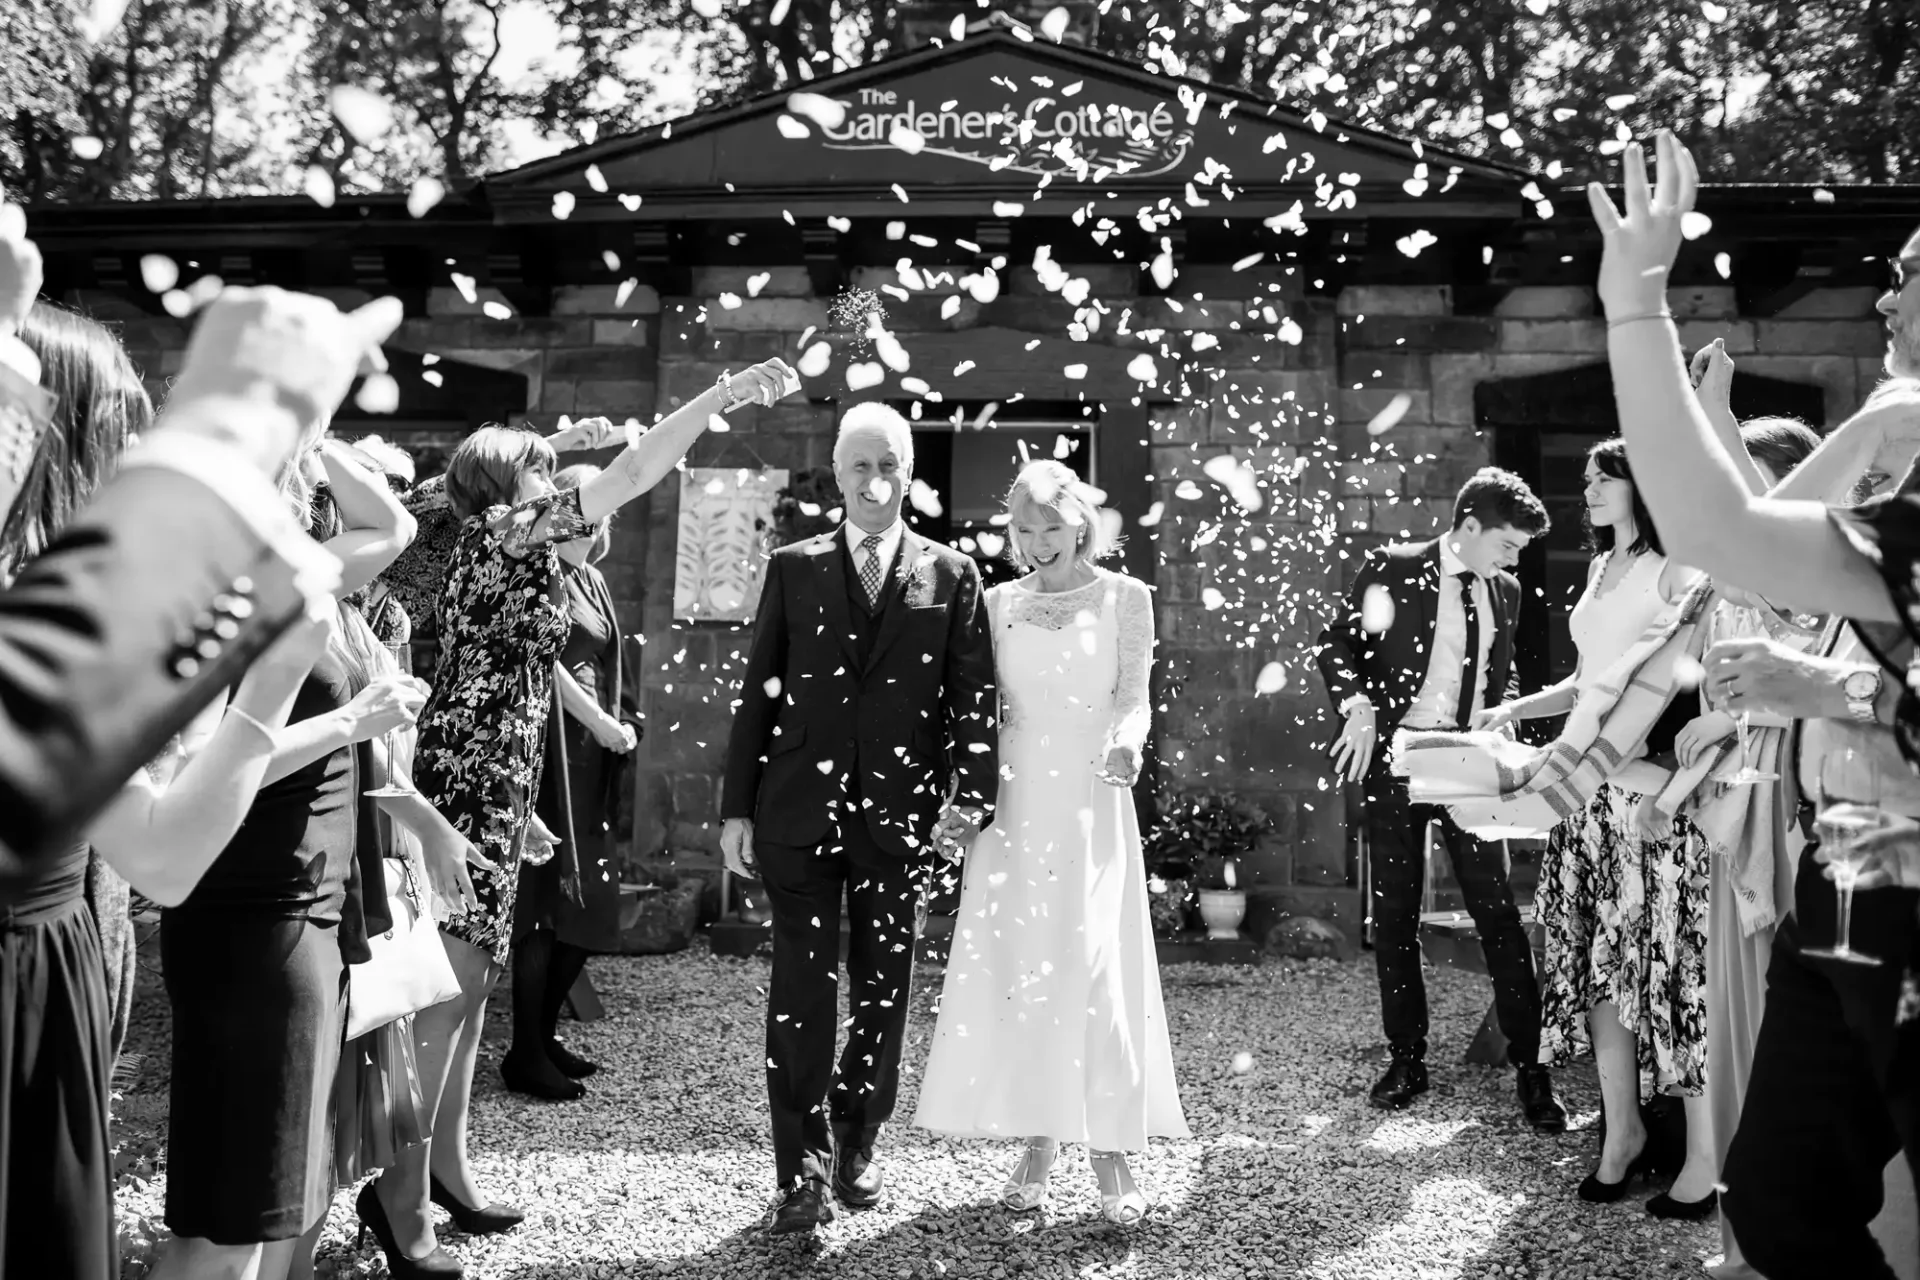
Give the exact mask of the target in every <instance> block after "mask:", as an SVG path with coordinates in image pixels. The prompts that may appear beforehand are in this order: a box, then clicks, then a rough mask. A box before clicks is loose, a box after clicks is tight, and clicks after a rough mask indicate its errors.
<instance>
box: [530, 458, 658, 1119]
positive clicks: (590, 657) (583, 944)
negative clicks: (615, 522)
mask: <svg viewBox="0 0 1920 1280" xmlns="http://www.w3.org/2000/svg"><path fill="white" fill-rule="evenodd" d="M598 474H600V468H598V467H593V466H585V465H582V466H575V467H568V468H567V469H566V470H564V471H562V472H560V473H559V474H558V475H556V476H555V477H554V478H553V483H554V487H555V488H558V489H577V488H579V487H580V486H581V485H582V484H584V483H585V482H586V481H588V480H590V479H592V478H593V477H594V476H596V475H598ZM609 525H610V522H609V521H606V520H602V521H601V522H600V523H599V525H598V526H597V527H596V528H595V530H594V532H593V533H592V534H591V535H590V536H588V537H584V538H575V539H574V540H573V541H572V542H563V543H561V544H560V563H561V573H562V575H563V577H564V578H565V581H566V592H567V613H568V615H569V616H570V618H571V622H570V623H569V626H568V631H567V642H566V645H565V646H564V647H563V648H562V649H561V651H560V661H559V663H558V665H557V666H556V667H555V668H554V693H555V698H554V708H553V713H552V717H551V725H550V730H549V733H548V735H547V738H548V747H547V766H546V768H545V770H543V771H542V773H541V776H540V801H539V805H538V812H539V815H540V818H541V820H542V821H543V822H545V823H546V825H547V827H548V828H549V829H550V830H551V831H553V832H554V834H555V835H556V836H557V837H558V838H559V851H558V852H557V853H556V854H555V856H554V857H553V858H551V859H549V860H548V861H547V862H545V863H543V864H541V865H540V866H537V867H536V866H532V865H525V866H522V867H521V869H520V898H519V904H518V906H517V907H516V908H515V917H514V927H515V936H514V942H513V1045H512V1047H511V1048H509V1049H508V1050H507V1056H506V1057H504V1058H502V1059H501V1060H500V1078H501V1079H502V1080H504V1081H505V1082H506V1085H507V1088H509V1089H512V1090H514V1091H515V1092H516V1093H525V1094H529V1095H531V1096H533V1097H536V1098H547V1099H551V1100H554V1101H566V1100H568V1099H571V1098H577V1097H579V1096H580V1095H581V1093H583V1092H584V1091H585V1086H584V1085H582V1084H581V1083H580V1081H582V1080H584V1079H585V1078H586V1077H588V1076H590V1075H592V1074H593V1073H594V1072H595V1071H597V1070H598V1069H599V1067H598V1065H597V1064H595V1063H593V1062H589V1061H587V1060H586V1059H585V1058H582V1057H580V1056H579V1055H577V1054H575V1053H573V1052H571V1051H570V1050H568V1049H567V1047H566V1046H565V1045H563V1044H561V1043H560V1041H559V1039H558V1038H557V1036H556V1032H557V1030H558V1028H559V1025H560V1008H561V1006H562V1005H563V1004H565V1003H566V1000H567V993H568V992H570V991H571V990H572V989H573V984H574V982H575V981H576V980H577V979H578V978H579V977H580V974H581V971H582V970H583V969H585V967H586V963H587V957H588V956H590V955H594V954H600V955H605V954H608V953H611V952H614V951H618V950H619V948H620V877H619V874H618V870H619V868H618V865H617V863H616V859H615V850H614V841H613V829H612V817H613V813H614V808H615V806H616V805H617V804H618V802H619V797H618V795H617V794H616V792H615V786H616V784H617V782H618V780H619V779H620V778H621V777H622V776H623V775H622V773H621V770H620V764H619V758H620V757H621V756H623V755H626V754H627V753H628V752H630V751H632V750H633V748H634V746H635V743H636V742H637V738H636V736H635V726H633V725H631V724H629V723H627V721H626V720H625V719H623V718H622V715H621V709H620V701H621V698H620V693H621V683H622V677H623V675H624V672H623V671H622V670H621V663H620V647H621V646H620V619H619V617H618V616H617V615H616V614H615V613H614V608H613V593H612V592H611V591H610V590H608V589H607V580H606V579H605V578H603V577H601V576H600V571H599V570H598V569H596V568H594V563H595V562H596V561H598V560H600V559H602V558H604V557H605V556H606V554H607V550H608V545H609V543H610V541H611V537H612V534H611V530H610V527H609Z"/></svg>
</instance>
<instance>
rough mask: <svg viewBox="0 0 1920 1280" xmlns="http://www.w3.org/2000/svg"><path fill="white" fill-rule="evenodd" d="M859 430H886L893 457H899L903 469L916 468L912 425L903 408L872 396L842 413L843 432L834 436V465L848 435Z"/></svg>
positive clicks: (841, 429)
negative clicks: (914, 465)
mask: <svg viewBox="0 0 1920 1280" xmlns="http://www.w3.org/2000/svg"><path fill="white" fill-rule="evenodd" d="M856 431H884V432H886V433H887V439H888V441H890V442H891V443H892V445H893V454H894V457H896V458H898V459H899V461H900V469H901V470H902V471H905V472H908V473H911V472H912V471H913V427H912V425H911V424H909V423H908V422H907V420H906V419H905V418H903V417H901V416H900V411H899V410H897V409H895V408H894V407H893V406H891V405H885V404H881V403H880V402H879V401H877V400H869V401H866V402H865V403H863V404H856V405H854V406H853V407H852V408H850V409H848V410H847V411H846V412H845V413H843V414H841V415H840V433H839V434H838V435H836V436H835V437H834V439H833V465H834V466H836V467H837V466H839V465H840V454H841V446H842V445H844V444H845V443H846V440H847V437H848V436H849V435H851V434H853V433H854V432H856Z"/></svg>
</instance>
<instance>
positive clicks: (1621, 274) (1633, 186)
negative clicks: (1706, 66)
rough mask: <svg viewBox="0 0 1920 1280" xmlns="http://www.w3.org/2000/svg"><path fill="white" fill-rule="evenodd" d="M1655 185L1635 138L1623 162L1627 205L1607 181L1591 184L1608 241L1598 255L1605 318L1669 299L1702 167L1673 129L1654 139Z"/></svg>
mask: <svg viewBox="0 0 1920 1280" xmlns="http://www.w3.org/2000/svg"><path fill="white" fill-rule="evenodd" d="M1654 148H1655V152H1656V156H1657V159H1656V165H1657V168H1656V174H1657V178H1658V182H1657V185H1654V186H1652V187H1649V186H1648V183H1647V153H1646V150H1645V149H1644V148H1643V147H1642V146H1641V145H1640V144H1639V143H1637V142H1635V143H1632V144H1630V145H1629V146H1628V147H1627V150H1626V155H1625V157H1624V159H1623V161H1622V164H1621V170H1622V183H1621V187H1622V190H1621V195H1622V197H1623V199H1624V202H1625V205H1626V208H1625V209H1624V210H1620V209H1615V208H1614V207H1613V200H1612V198H1611V197H1609V196H1608V195H1607V191H1606V188H1605V187H1602V186H1601V185H1600V184H1599V183H1598V182H1590V183H1588V184H1587V203H1588V204H1589V205H1590V206H1592V209H1593V220H1594V221H1595V222H1596V223H1598V224H1599V226H1600V234H1601V236H1602V237H1603V238H1604V239H1605V241H1606V249H1605V252H1604V253H1602V255H1601V258H1600V301H1601V302H1602V303H1603V304H1604V305H1605V307H1606V310H1607V319H1609V320H1613V321H1619V320H1625V319H1627V318H1629V317H1632V316H1641V315H1652V314H1654V313H1656V312H1658V311H1660V310H1661V309H1662V308H1663V307H1664V306H1665V304H1666V297H1667V275H1668V273H1669V272H1670V271H1671V270H1672V269H1673V260H1674V258H1675V257H1676V256H1677V255H1678V254H1679V252H1680V242H1681V240H1682V239H1684V238H1685V237H1684V236H1683V235H1682V234H1681V229H1680V227H1681V219H1682V218H1684V217H1685V216H1686V215H1687V214H1689V213H1691V212H1692V211H1693V201H1694V196H1695V194H1696V193H1697V192H1698V190H1699V187H1700V171H1699V170H1698V169H1697V168H1696V167H1695V166H1694V163H1693V156H1692V155H1691V154H1690V153H1689V152H1688V151H1687V149H1686V148H1685V147H1683V146H1681V145H1680V142H1679V140H1678V139H1677V138H1675V137H1674V136H1673V133H1672V132H1671V131H1670V130H1666V129H1662V130H1661V131H1660V134H1659V137H1658V139H1657V140H1656V142H1655V144H1654Z"/></svg>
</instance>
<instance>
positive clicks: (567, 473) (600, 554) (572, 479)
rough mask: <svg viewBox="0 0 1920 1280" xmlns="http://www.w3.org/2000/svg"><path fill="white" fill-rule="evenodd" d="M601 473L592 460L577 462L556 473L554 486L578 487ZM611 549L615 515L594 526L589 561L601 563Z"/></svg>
mask: <svg viewBox="0 0 1920 1280" xmlns="http://www.w3.org/2000/svg"><path fill="white" fill-rule="evenodd" d="M599 474H600V468H598V467H596V466H594V465H593V464H592V463H591V462H576V463H574V464H573V465H572V466H570V467H565V468H562V469H561V470H560V471H558V472H556V473H555V474H554V477H553V487H554V488H556V489H578V488H580V487H581V486H582V485H584V484H586V482H587V481H589V480H591V479H593V478H594V477H595V476H597V475H599ZM611 550H613V517H612V516H605V517H602V518H601V520H600V521H599V523H597V524H595V525H594V526H593V546H591V547H589V548H588V549H587V563H588V564H599V563H600V562H601V561H602V560H605V559H606V558H607V552H609V551H611Z"/></svg>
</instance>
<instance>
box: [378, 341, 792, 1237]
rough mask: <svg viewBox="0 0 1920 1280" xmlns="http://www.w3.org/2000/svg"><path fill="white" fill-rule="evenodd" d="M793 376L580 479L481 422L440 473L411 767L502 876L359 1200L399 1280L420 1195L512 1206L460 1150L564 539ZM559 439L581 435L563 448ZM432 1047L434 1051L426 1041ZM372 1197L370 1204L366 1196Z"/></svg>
mask: <svg viewBox="0 0 1920 1280" xmlns="http://www.w3.org/2000/svg"><path fill="white" fill-rule="evenodd" d="M799 386H800V380H799V377H798V375H796V374H795V373H794V372H793V370H792V369H790V368H789V367H788V366H787V364H786V363H785V362H784V361H781V360H769V361H767V362H766V363H764V364H760V365H756V366H754V367H753V368H752V369H749V370H747V371H746V372H744V373H740V374H734V375H731V376H729V375H726V374H723V375H721V377H720V379H719V381H718V382H717V383H716V384H715V386H714V387H713V389H712V390H710V391H708V392H706V393H705V394H703V395H700V396H697V397H695V398H694V399H693V400H691V401H689V402H688V403H687V404H685V405H683V406H681V407H680V408H679V409H678V410H676V411H675V412H673V413H671V414H669V415H668V416H667V417H666V418H664V419H662V420H661V421H660V422H659V423H658V424H657V425H655V426H654V427H653V429H652V430H650V431H647V432H645V433H644V434H639V435H638V437H637V438H631V439H629V441H628V444H627V447H626V449H625V450H623V451H622V452H621V453H620V454H619V456H618V457H616V458H615V459H614V460H613V461H612V463H610V464H609V465H608V467H607V469H606V470H605V471H602V472H601V473H600V474H599V475H597V476H594V477H593V478H592V479H591V480H588V481H587V482H586V483H585V484H583V485H581V486H580V487H579V488H578V489H568V490H556V489H555V488H554V486H553V479H552V473H553V465H554V448H553V446H552V445H551V444H549V443H548V442H547V441H544V440H542V439H540V438H539V437H538V436H536V435H534V434H532V433H531V432H527V431H518V430H512V429H509V428H506V427H483V428H481V429H480V430H479V431H476V432H474V433H473V434H472V435H471V436H468V437H467V438H466V439H465V440H464V441H462V442H461V444H460V447H459V448H458V449H456V450H455V451H454V455H453V457H452V459H451V460H450V461H449V463H448V466H447V475H446V493H447V498H448V500H449V502H450V504H451V506H452V509H453V513H454V515H455V516H456V517H457V518H458V519H459V520H460V522H461V524H460V534H459V539H458V541H457V542H456V543H455V545H454V549H453V556H452V560H451V562H450V564H449V565H448V568H447V575H446V583H445V587H444V589H443V591H442V594H441V597H440V601H439V624H440V626H439V636H440V644H441V652H440V661H439V665H438V667H437V668H436V670H435V675H434V689H433V695H432V697H431V699H430V700H429V701H428V703H427V707H426V710H425V711H424V712H422V714H421V717H420V739H419V740H420V745H419V749H418V753H417V763H416V768H415V773H414V778H415V781H416V783H417V784H418V785H419V787H420V789H421V792H422V793H423V794H424V795H425V796H426V798H427V799H428V800H429V801H430V802H432V803H433V804H434V805H435V806H436V807H437V808H438V809H439V810H440V811H441V812H442V813H444V814H445V815H446V816H447V817H448V819H449V820H450V821H452V823H453V824H454V826H455V827H456V828H457V829H459V831H460V832H461V834H462V835H464V836H466V837H467V838H468V839H470V840H473V841H474V842H475V843H476V844H478V845H479V846H480V848H481V850H482V852H483V853H484V854H485V855H486V857H487V859H488V860H489V861H490V862H491V863H493V864H494V865H495V867H496V868H497V870H495V871H491V872H484V873H482V874H481V875H479V876H476V877H475V878H474V888H475V891H476V893H477V896H478V902H479V906H478V909H477V910H476V911H474V912H472V913H470V914H469V915H468V916H467V917H466V918H464V919H462V920H459V921H457V922H455V923H453V924H450V925H449V926H448V927H447V929H446V938H447V955H448V958H449V959H450V960H452V962H453V968H454V973H455V974H456V975H457V976H458V977H459V979H460V985H461V991H462V995H461V996H460V997H459V998H458V999H455V1000H450V1001H448V1002H447V1003H446V1004H444V1005H437V1006H435V1007H434V1008H432V1009H427V1010H423V1011H422V1012H421V1013H420V1015H419V1017H418V1019H417V1028H418V1034H419V1039H420V1043H421V1045H422V1052H421V1060H420V1071H421V1075H422V1079H423V1081H424V1083H425V1085H426V1087H427V1090H428V1094H429V1098H428V1101H429V1103H430V1105H432V1106H433V1107H434V1123H433V1139H432V1140H431V1141H430V1142H428V1143H427V1144H425V1146H424V1148H421V1149H416V1150H414V1151H410V1152H408V1153H407V1156H406V1158H405V1159H403V1160H402V1161H401V1162H400V1163H399V1164H397V1165H396V1166H394V1167H393V1168H391V1169H389V1170H387V1171H386V1173H384V1174H383V1175H382V1176H381V1178H380V1179H379V1181H378V1182H376V1183H374V1184H373V1185H374V1187H375V1188H376V1189H377V1191H376V1194H375V1195H374V1196H371V1197H365V1196H363V1197H362V1201H363V1209H371V1210H372V1211H374V1212H377V1213H378V1214H380V1215H381V1224H382V1227H383V1228H384V1229H385V1230H386V1231H387V1232H388V1233H389V1234H387V1235H386V1236H385V1237H384V1239H385V1240H387V1241H390V1242H391V1244H390V1247H389V1252H388V1263H389V1265H390V1266H393V1267H394V1270H395V1274H396V1275H398V1274H401V1273H402V1268H404V1267H406V1266H407V1264H408V1262H409V1260H411V1259H415V1258H421V1257H429V1256H431V1252H432V1250H433V1249H434V1248H435V1245H434V1236H433V1225H432V1218H431V1216H430V1214H431V1209H430V1204H433V1203H437V1204H440V1205H441V1206H443V1207H444V1208H446V1209H447V1211H448V1212H449V1213H451V1214H452V1215H453V1218H454V1222H455V1224H456V1225H457V1226H459V1227H460V1228H461V1229H462V1230H465V1231H469V1232H476V1233H486V1232H494V1231H503V1230H506V1229H508V1228H510V1227H512V1226H513V1225H515V1224H516V1223H518V1222H519V1221H520V1218H521V1216H522V1215H521V1214H520V1213H519V1211H518V1210H515V1209H511V1208H507V1207H503V1206H495V1205H491V1204H489V1203H488V1201H487V1199H486V1197H485V1196H484V1195H483V1194H482V1193H481V1191H480V1189H479V1186H478V1183H477V1182H476V1180H475V1178H474V1173H473V1166H472V1163H471V1161H470V1160H469V1158H468V1155H467V1115H468V1105H469V1102H470V1100H471V1097H472V1092H473V1071H474V1060H475V1057H476V1055H477V1054H478V1052H479V1047H480V1031H481V1023H482V1015H483V1011H484V1010H485V1007H486V1002H487V997H488V995H490V994H491V993H492V991H493V987H494V983H495V982H497V981H498V980H499V977H500V973H501V968H502V966H503V965H504V964H505V962H506V959H507V953H508V950H509V948H510V945H511V941H512V933H513V919H514V899H515V893H516V890H517V888H518V885H519V875H520V867H521V862H522V859H523V857H524V856H525V855H526V853H527V846H528V843H529V833H530V830H531V829H532V828H533V827H534V814H533V807H534V800H535V797H536V796H537V795H538V792H539V782H540V770H541V766H542V764H543V762H544V760H545V755H546V733H547V716H548V712H549V710H550V707H551V703H552V699H553V670H554V661H555V659H556V658H558V657H559V656H560V652H561V649H562V648H563V647H564V645H565V643H566V639H567V633H568V629H569V615H568V612H567V607H566V596H565V591H564V587H563V581H564V580H563V578H562V575H561V569H560V556H559V552H558V551H557V549H556V548H557V546H558V544H560V543H565V542H571V541H572V540H574V539H576V538H580V537H585V536H590V535H591V533H592V531H593V529H594V526H595V525H596V524H598V522H599V521H601V520H603V519H605V518H606V517H608V516H610V515H612V514H613V513H614V512H615V511H616V510H618V509H619V508H620V507H622V506H624V505H625V504H626V503H628V502H630V501H632V500H633V499H634V498H637V497H639V496H640V495H641V494H643V493H645V492H647V491H648V490H650V489H651V488H653V486H654V485H656V484H658V483H659V482H660V481H661V480H662V479H664V478H665V477H666V476H668V475H670V474H671V473H672V471H673V469H674V468H675V467H676V466H677V465H678V464H679V462H680V459H681V458H682V457H684V456H685V455H686V452H687V450H688V449H689V448H691V447H692V446H693V443H694V442H695V441H696V440H698V439H699V438H700V436H701V435H702V434H703V433H704V432H705V431H706V430H707V428H708V426H709V425H710V424H711V423H712V422H713V421H714V420H715V419H716V418H718V417H719V415H721V414H724V413H727V412H730V411H732V410H733V409H735V408H738V407H740V406H742V405H745V404H760V405H772V404H775V403H777V402H778V401H779V400H780V399H782V398H783V397H784V396H786V395H787V394H788V393H789V392H790V391H793V390H798V388H799ZM570 430H571V431H573V432H575V433H577V434H579V435H581V436H582V438H580V439H579V440H578V441H577V443H578V445H579V446H580V447H585V448H602V447H605V446H607V445H610V444H614V443H617V442H618V441H619V440H620V439H621V438H622V436H623V434H624V431H623V429H622V428H621V427H618V426H616V425H614V424H612V423H610V422H607V421H606V420H604V419H596V420H593V421H590V422H588V423H577V424H575V425H574V427H573V428H571V429H570ZM569 443H573V442H572V441H570V442H569ZM429 1045H431V1046H432V1048H431V1049H429V1047H428V1046H429ZM369 1202H370V1203H369Z"/></svg>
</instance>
